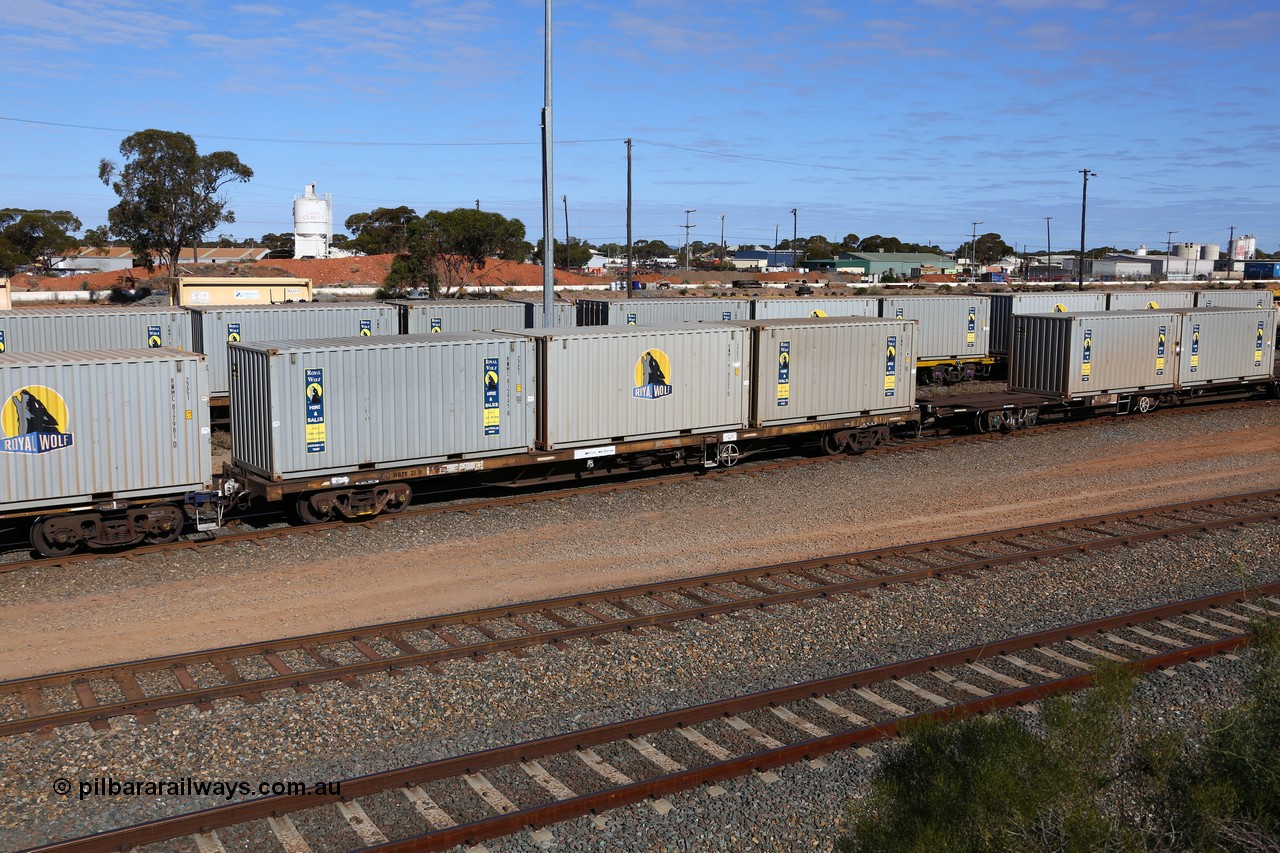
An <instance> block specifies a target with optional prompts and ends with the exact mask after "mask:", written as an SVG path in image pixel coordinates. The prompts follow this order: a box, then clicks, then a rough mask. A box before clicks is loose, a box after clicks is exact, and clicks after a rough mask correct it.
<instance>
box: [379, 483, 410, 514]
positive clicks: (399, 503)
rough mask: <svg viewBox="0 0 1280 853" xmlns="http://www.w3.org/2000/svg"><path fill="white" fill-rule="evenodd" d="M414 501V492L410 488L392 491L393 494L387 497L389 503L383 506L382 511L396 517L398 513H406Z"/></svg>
mask: <svg viewBox="0 0 1280 853" xmlns="http://www.w3.org/2000/svg"><path fill="white" fill-rule="evenodd" d="M412 500H413V491H412V490H411V489H410V488H409V487H408V486H405V487H403V490H397V489H392V490H391V494H389V495H388V496H387V503H386V505H385V506H383V508H382V511H383V512H385V513H388V514H392V515H394V514H395V513H397V512H404V510H405V509H406V508H407V507H408V506H409V503H410V502H411V501H412Z"/></svg>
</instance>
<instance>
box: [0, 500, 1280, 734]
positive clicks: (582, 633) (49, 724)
mask: <svg viewBox="0 0 1280 853" xmlns="http://www.w3.org/2000/svg"><path fill="white" fill-rule="evenodd" d="M1257 500H1263V501H1278V500H1280V492H1256V493H1252V494H1250V495H1246V496H1237V497H1235V498H1231V499H1214V500H1211V501H1201V502H1183V503H1179V504H1167V505H1165V506H1163V507H1158V508H1153V509H1149V510H1139V511H1131V512H1126V513H1113V514H1111V515H1106V516H1092V517H1087V518H1082V519H1077V520H1074V521H1070V522H1052V523H1045V524H1039V525H1032V526H1030V527H1027V528H1015V529H1014V530H1011V531H1002V532H1000V533H995V534H985V535H983V536H981V537H954V538H951V539H945V540H935V541H933V542H929V543H920V544H917V545H912V546H908V547H907V548H882V549H876V550H873V551H865V552H858V553H852V554H845V555H837V556H835V557H825V558H819V559H817V560H807V561H797V562H792V563H783V564H777V565H774V566H768V567H763V568H758V569H750V570H745V571H730V572H723V573H717V574H714V575H707V576H702V577H696V578H689V579H683V580H673V581H665V582H659V583H656V584H644V585H637V586H632V587H625V588H621V589H615V590H609V591H605V592H601V593H594V594H591V595H586V596H582V595H579V596H564V597H560V598H554V599H546V600H543V601H540V602H530V603H526V604H521V605H514V606H507V607H497V608H485V609H482V610H473V611H468V612H465V613H461V614H455V615H453V616H450V617H443V618H428V619H425V620H405V621H401V622H394V623H385V624H383V625H380V626H371V627H366V628H360V629H355V630H347V631H332V632H325V633H321V634H311V635H307V636H304V637H295V638H290V639H287V640H275V641H270V642H265V643H246V644H241V645H238V646H229V647H224V648H221V649H214V650H209V651H202V652H190V653H181V654H175V655H168V656H164V657H159V658H152V659H148V660H141V661H134V662H130V663H127V664H119V665H114V666H109V667H97V668H88V669H80V670H73V671H70V672H65V673H55V674H53V675H50V676H30V677H27V678H22V679H15V680H12V681H6V682H0V695H4V694H8V695H15V694H16V695H19V696H20V695H21V694H22V693H23V691H31V690H40V689H47V688H51V687H56V686H61V685H66V684H75V683H77V682H78V683H81V684H84V683H87V682H89V681H92V680H102V679H111V678H120V677H125V678H134V677H136V676H137V675H139V674H143V673H156V672H164V671H166V670H168V671H173V670H174V668H176V667H185V666H191V665H199V664H207V663H210V662H214V661H229V660H230V659H233V658H243V657H251V656H255V655H270V654H275V653H279V652H282V651H296V650H299V649H305V648H308V647H311V648H314V647H316V646H323V645H331V644H335V643H337V642H344V641H346V642H351V641H359V640H360V639H362V638H364V639H373V638H378V637H382V636H385V635H387V634H396V635H399V634H404V633H412V632H414V631H424V630H430V629H431V628H447V627H453V626H457V625H469V624H475V623H480V622H483V621H485V620H486V619H488V620H495V619H501V618H504V617H509V616H512V615H514V614H533V613H539V612H545V611H548V610H552V611H554V610H557V609H561V610H567V609H572V608H573V607H575V606H588V607H589V606H590V605H591V604H596V603H601V602H605V603H612V602H615V601H618V600H625V599H626V598H628V597H638V596H644V595H649V594H652V593H654V592H676V593H678V592H680V591H681V590H690V589H697V590H701V589H704V588H706V587H707V586H708V585H712V584H717V583H719V584H723V583H728V582H732V581H733V580H744V579H745V580H749V579H756V578H770V577H779V576H785V575H786V574H788V572H789V571H796V570H800V571H804V570H806V569H808V570H812V569H820V568H822V566H823V565H824V564H830V563H844V564H847V563H849V562H853V561H857V560H867V559H874V558H876V557H883V556H893V555H897V554H903V553H928V552H931V551H944V550H947V547H948V546H954V545H956V543H961V544H965V545H973V544H983V543H991V542H997V543H998V542H1000V541H1004V540H1009V539H1016V538H1021V537H1023V536H1028V535H1035V534H1038V533H1044V532H1052V531H1069V530H1072V529H1078V528H1081V527H1090V526H1093V525H1097V524H1101V523H1117V522H1119V523H1123V522H1125V521H1132V520H1136V519H1143V518H1152V517H1154V516H1159V515H1162V514H1167V513H1174V512H1183V511H1191V510H1204V509H1206V508H1207V507H1217V506H1225V505H1238V504H1240V503H1246V502H1249V501H1257ZM1277 519H1280V506H1278V507H1275V508H1272V509H1270V510H1267V511H1264V512H1259V513H1251V514H1247V515H1233V516H1227V517H1225V518H1218V519H1210V520H1197V521H1193V522H1188V523H1182V524H1180V525H1179V526H1177V527H1173V528H1160V529H1154V530H1152V529H1148V530H1143V531H1138V532H1129V533H1123V534H1119V535H1116V536H1112V537H1110V538H1107V539H1101V540H1084V541H1080V542H1070V543H1062V544H1056V545H1051V546H1049V547H1040V548H1036V549H1033V550H1024V551H1019V552H1017V553H1012V554H1005V555H993V556H986V557H980V558H978V559H970V560H964V561H959V562H952V563H950V564H947V565H937V566H927V567H924V568H920V569H914V570H907V571H902V572H899V573H897V574H893V575H877V576H874V577H869V578H863V579H858V580H850V581H845V582H836V583H828V584H823V585H819V586H814V587H810V588H804V589H789V590H786V591H782V592H772V593H768V594H762V595H759V596H757V597H754V598H742V599H735V600H730V601H723V602H714V603H712V602H705V603H701V604H699V605H698V606H696V607H690V608H684V609H673V610H667V611H665V612H661V613H655V614H649V615H642V616H633V617H629V618H619V619H614V620H612V621H608V622H596V623H593V624H586V625H580V626H576V627H572V628H561V629H558V630H552V631H544V632H541V633H536V634H526V635H524V636H519V637H510V638H503V639H493V640H489V641H486V642H478V643H469V644H465V645H461V646H457V647H451V648H445V649H437V650H431V651H421V652H417V653H412V654H403V655H398V656H395V657H379V658H374V659H369V660H365V661H361V662H359V663H354V664H341V665H337V666H331V667H322V668H319V669H314V670H306V671H293V672H288V673H281V674H278V675H276V676H274V677H268V678H254V679H244V680H241V681H234V682H229V683H227V684H223V685H219V686H214V687H197V688H194V689H187V690H182V691H176V692H171V693H163V694H157V695H153V696H147V697H143V698H127V699H125V700H123V701H118V702H110V703H102V704H94V705H89V706H86V707H82V708H78V709H73V710H69V711H60V712H54V713H50V714H39V715H30V716H27V717H23V718H20V719H11V720H5V721H2V722H0V736H9V735H14V734H18V733H22V732H31V731H40V730H47V729H50V728H54V727H58V726H65V725H71V724H74V723H81V722H97V721H103V720H106V719H109V718H111V717H116V716H122V715H126V714H144V713H148V712H153V711H156V710H160V709H164V708H173V707H180V706H183V705H192V704H194V705H204V704H207V703H209V702H211V701H213V700H216V699H226V698H235V697H245V696H251V697H256V696H257V695H259V694H261V693H263V692H266V691H268V690H281V689H299V688H303V687H306V686H308V685H311V684H316V683H320V682H325V681H337V680H350V679H353V678H356V677H359V676H363V675H371V674H377V673H381V672H388V671H396V670H403V669H408V668H410V667H415V666H430V665H432V664H436V663H441V662H444V661H447V660H455V659H458V658H463V657H476V658H478V657H483V656H485V655H489V654H495V653H499V652H507V651H511V652H515V651H518V650H520V649H522V648H527V647H529V646H532V645H541V644H547V643H563V642H566V641H569V640H575V639H591V638H596V637H600V636H602V635H605V634H610V633H619V632H626V631H635V630H639V629H643V628H651V627H659V626H664V625H670V624H673V623H676V622H683V621H690V620H695V619H700V620H708V619H710V618H712V617H715V616H719V615H726V614H730V613H735V612H741V611H748V610H754V609H761V608H767V607H771V606H776V605H782V604H789V603H796V602H803V601H805V600H808V599H813V598H828V597H832V596H836V595H843V594H850V593H858V592H861V591H865V590H871V589H876V588H881V587H888V586H891V585H897V584H901V583H914V582H918V581H921V580H927V579H930V578H938V577H944V576H948V575H956V574H961V575H963V574H967V573H970V572H976V571H985V570H992V569H996V568H1000V567H1004V566H1009V565H1016V564H1020V563H1026V562H1031V561H1037V560H1044V559H1050V558H1054V557H1061V556H1064V555H1067V554H1072V553H1082V552H1087V551H1092V550H1102V549H1108V548H1116V547H1120V546H1124V545H1133V544H1138V543H1141V542H1148V541H1153V540H1156V539H1162V538H1168V537H1172V536H1180V535H1188V534H1192V533H1198V532H1207V531H1209V530H1214V529H1221V528H1226V527H1235V526H1244V525H1249V524H1257V523H1264V522H1268V521H1275V520H1277ZM597 612H598V611H597ZM280 666H284V665H283V663H282V662H281V664H280ZM273 668H276V669H277V672H279V667H276V666H275V665H274V664H273ZM135 683H136V682H135Z"/></svg>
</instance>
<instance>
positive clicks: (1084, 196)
mask: <svg viewBox="0 0 1280 853" xmlns="http://www.w3.org/2000/svg"><path fill="white" fill-rule="evenodd" d="M1080 174H1081V175H1084V189H1082V190H1081V192H1080V277H1079V285H1080V286H1079V289H1080V290H1084V211H1085V205H1086V203H1087V202H1088V200H1089V179H1090V178H1096V177H1098V173H1097V172H1090V171H1089V170H1088V169H1081V170H1080Z"/></svg>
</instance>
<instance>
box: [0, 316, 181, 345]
mask: <svg viewBox="0 0 1280 853" xmlns="http://www.w3.org/2000/svg"><path fill="white" fill-rule="evenodd" d="M158 347H170V348H172V349H181V350H191V349H193V347H192V342H191V316H190V315H189V314H188V313H187V311H186V309H185V308H149V307H143V306H135V305H94V306H89V307H79V308H39V309H30V308H19V309H17V310H14V311H0V352H70V351H74V350H108V349H155V348H158Z"/></svg>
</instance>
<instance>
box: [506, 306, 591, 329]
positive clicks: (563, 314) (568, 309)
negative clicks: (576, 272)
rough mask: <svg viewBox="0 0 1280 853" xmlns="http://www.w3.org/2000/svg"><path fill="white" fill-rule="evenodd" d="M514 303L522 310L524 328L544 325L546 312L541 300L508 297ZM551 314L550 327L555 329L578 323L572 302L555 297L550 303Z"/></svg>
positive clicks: (542, 326)
mask: <svg viewBox="0 0 1280 853" xmlns="http://www.w3.org/2000/svg"><path fill="white" fill-rule="evenodd" d="M506 301H507V302H510V303H512V304H514V305H519V306H520V307H521V310H523V311H524V328H526V329H541V328H544V327H546V325H547V323H546V312H545V311H544V310H543V305H542V302H541V300H539V301H537V302H534V301H530V300H525V299H508V300H506ZM551 315H552V318H553V322H552V323H551V326H552V328H556V329H572V328H573V327H574V326H576V325H578V307H577V306H576V305H574V304H573V303H572V302H568V301H562V300H559V299H557V300H556V301H555V302H553V303H551Z"/></svg>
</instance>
